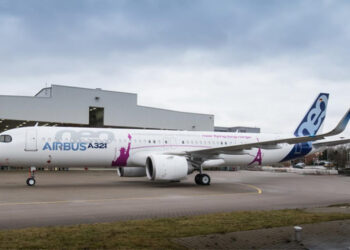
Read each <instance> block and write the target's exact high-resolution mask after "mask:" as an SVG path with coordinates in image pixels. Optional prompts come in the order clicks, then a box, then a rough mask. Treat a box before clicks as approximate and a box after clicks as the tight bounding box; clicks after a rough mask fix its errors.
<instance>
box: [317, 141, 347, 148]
mask: <svg viewBox="0 0 350 250" xmlns="http://www.w3.org/2000/svg"><path fill="white" fill-rule="evenodd" d="M347 143H350V139H341V140H333V141H322V142H314V143H312V146H313V147H315V148H321V147H332V146H337V145H342V144H347Z"/></svg>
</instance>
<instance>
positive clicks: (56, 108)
mask: <svg viewBox="0 0 350 250" xmlns="http://www.w3.org/2000/svg"><path fill="white" fill-rule="evenodd" d="M0 107H1V108H0V132H2V131H5V130H8V129H12V128H16V127H22V126H23V127H24V126H32V125H35V124H36V123H39V126H86V127H114V128H145V129H172V130H203V131H213V130H214V116H213V115H210V114H197V113H189V112H180V111H172V110H166V109H159V108H151V107H145V106H140V105H138V103H137V95H136V94H132V93H123V92H114V91H106V90H102V89H99V88H97V89H87V88H78V87H69V86H61V85H52V86H51V87H47V88H43V89H42V90H40V91H39V93H37V94H36V95H35V96H4V95H2V96H0Z"/></svg>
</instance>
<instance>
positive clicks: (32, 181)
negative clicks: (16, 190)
mask: <svg viewBox="0 0 350 250" xmlns="http://www.w3.org/2000/svg"><path fill="white" fill-rule="evenodd" d="M35 171H36V167H30V169H29V178H28V179H27V185H28V186H30V187H31V186H34V185H35Z"/></svg>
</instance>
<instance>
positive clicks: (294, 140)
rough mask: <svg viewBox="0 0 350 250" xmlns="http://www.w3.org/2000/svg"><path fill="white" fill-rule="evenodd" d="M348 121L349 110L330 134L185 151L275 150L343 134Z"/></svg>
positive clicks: (217, 152)
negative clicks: (282, 144)
mask: <svg viewBox="0 0 350 250" xmlns="http://www.w3.org/2000/svg"><path fill="white" fill-rule="evenodd" d="M349 119H350V109H349V110H348V111H347V112H346V114H345V115H344V117H343V118H342V119H341V120H340V122H339V123H338V125H337V126H336V127H335V128H334V129H333V130H332V131H330V132H328V133H325V134H320V135H314V136H301V137H291V138H284V139H277V140H268V141H260V142H254V143H245V144H238V145H233V146H226V147H216V148H209V149H201V150H193V151H187V152H186V154H187V155H208V154H234V153H239V152H243V151H244V150H249V149H252V148H265V149H276V148H278V144H281V143H288V144H298V143H303V142H310V141H317V140H321V139H324V138H325V137H327V136H333V135H337V134H340V133H341V132H343V131H344V130H345V128H346V126H347V124H348V122H349Z"/></svg>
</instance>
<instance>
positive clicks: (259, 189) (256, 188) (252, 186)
mask: <svg viewBox="0 0 350 250" xmlns="http://www.w3.org/2000/svg"><path fill="white" fill-rule="evenodd" d="M237 184H239V185H243V186H247V187H250V188H253V189H255V190H256V191H257V192H258V194H262V189H261V188H259V187H257V186H254V185H252V184H245V183H237Z"/></svg>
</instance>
